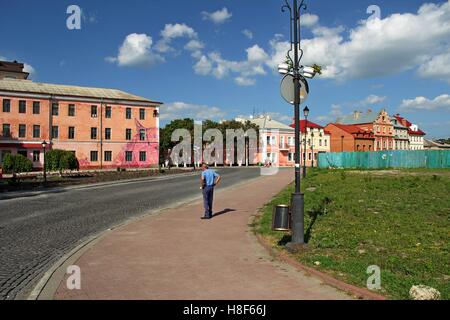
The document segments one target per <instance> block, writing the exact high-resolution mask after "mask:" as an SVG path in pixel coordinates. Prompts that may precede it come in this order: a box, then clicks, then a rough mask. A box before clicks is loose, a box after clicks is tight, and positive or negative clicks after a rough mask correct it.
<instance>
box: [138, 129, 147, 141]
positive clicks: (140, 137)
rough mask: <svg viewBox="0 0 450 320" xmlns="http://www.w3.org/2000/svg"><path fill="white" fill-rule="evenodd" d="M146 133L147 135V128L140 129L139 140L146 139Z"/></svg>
mask: <svg viewBox="0 0 450 320" xmlns="http://www.w3.org/2000/svg"><path fill="white" fill-rule="evenodd" d="M145 138H146V135H145V129H141V130H139V140H141V141H145Z"/></svg>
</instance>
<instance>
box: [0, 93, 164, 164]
mask: <svg viewBox="0 0 450 320" xmlns="http://www.w3.org/2000/svg"><path fill="white" fill-rule="evenodd" d="M4 99H10V100H11V108H10V109H11V110H10V112H9V113H5V112H3V110H2V104H3V100H4ZM19 100H25V101H26V105H27V109H26V113H25V114H20V113H19V110H18V109H19V107H18V106H19ZM33 101H39V102H40V114H38V115H35V114H33ZM57 102H58V107H59V108H58V115H50V114H51V106H50V105H51V103H50V101H49V100H46V99H22V98H15V97H6V96H0V130H1V129H2V127H3V124H4V123H8V124H10V126H11V137H10V138H8V137H3V132H1V135H2V137H0V150H2V149H3V150H6V149H7V148H8V150H10V151H11V152H12V153H17V151H19V149H26V150H28V152H29V155H30V154H31V157H30V156H29V158H30V159H32V153H33V149H34V148H35V147H34V146H30V143H35V144H36V145H37V146H40V144H41V142H42V141H43V140H46V141H47V142H49V141H51V146H50V148H53V149H64V150H70V151H75V155H76V157H77V159H78V161H79V163H80V168H82V169H88V168H116V167H125V168H131V167H133V168H141V167H150V166H156V165H158V160H159V159H158V158H159V156H158V152H159V151H158V141H159V129H158V117H157V116H156V117H155V115H154V110H157V108H156V107H155V106H150V105H149V106H145V107H142V106H136V105H119V104H108V106H110V107H111V119H108V118H105V110H106V106H107V105H105V104H102V103H100V102H99V103H91V102H77V101H70V100H66V101H64V100H59V101H57ZM69 105H75V116H69V113H68V110H69ZM92 105H96V106H97V117H92V116H91V106H92ZM126 108H131V111H132V116H131V119H126ZM140 109H145V119H143V120H141V119H140V118H139V110H140ZM19 124H25V125H26V128H27V132H26V137H25V138H21V137H19V134H18V131H19ZM33 125H40V127H41V134H40V137H39V138H33ZM52 127H57V128H58V137H55V138H51V133H50V132H51V128H52ZM69 127H73V128H74V130H75V135H74V138H73V139H70V138H69ZM91 128H97V138H96V139H91ZM105 128H110V129H111V139H110V140H105ZM127 128H128V129H131V139H130V140H127V139H126V129H127ZM140 130H144V132H145V137H144V140H143V141H141V139H140ZM13 143H14V144H13ZM17 144H19V145H17ZM9 146H14V147H12V148H11V147H9ZM40 148H41V147H40ZM91 151H94V152H95V151H96V152H97V153H98V159H97V161H91ZM105 151H111V152H112V159H111V161H105V159H104V158H105V153H104V152H105ZM126 151H131V152H132V160H131V161H127V159H126V158H125V152H126ZM140 152H145V160H144V159H143V158H142V159H141V160H143V161H140V157H139V156H140ZM0 153H1V152H0ZM42 163H43V157H41V159H40V161H39V162H37V163H34V166H35V167H42Z"/></svg>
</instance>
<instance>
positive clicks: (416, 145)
mask: <svg viewBox="0 0 450 320" xmlns="http://www.w3.org/2000/svg"><path fill="white" fill-rule="evenodd" d="M394 118H396V119H397V120H398V121H399V122H400V123H401V124H402V125H404V126H405V127H407V128H408V135H409V149H410V150H423V149H424V137H425V135H426V133H425V132H423V131H422V130H420V128H419V126H418V125H416V124H413V123H411V122H409V121H408V120H406V119H405V118H403V117H402V116H400V114H398V113H397V114H396V115H395V116H394Z"/></svg>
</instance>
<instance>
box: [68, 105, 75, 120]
mask: <svg viewBox="0 0 450 320" xmlns="http://www.w3.org/2000/svg"><path fill="white" fill-rule="evenodd" d="M68 115H69V117H75V105H74V104H69V110H68Z"/></svg>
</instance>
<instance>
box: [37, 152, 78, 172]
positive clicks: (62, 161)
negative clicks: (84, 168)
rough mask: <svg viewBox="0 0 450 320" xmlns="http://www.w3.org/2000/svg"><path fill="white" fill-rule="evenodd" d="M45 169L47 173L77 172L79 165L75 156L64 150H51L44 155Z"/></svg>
mask: <svg viewBox="0 0 450 320" xmlns="http://www.w3.org/2000/svg"><path fill="white" fill-rule="evenodd" d="M45 167H46V169H47V171H58V172H59V173H60V174H62V172H63V171H64V170H78V168H79V164H78V160H77V158H76V157H75V155H74V154H73V153H72V152H70V151H66V150H60V149H53V150H50V151H49V152H47V153H46V154H45Z"/></svg>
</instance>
